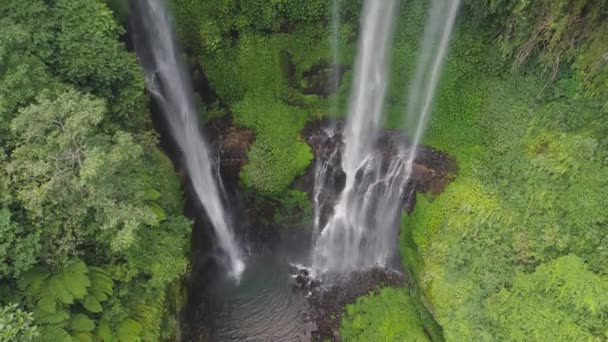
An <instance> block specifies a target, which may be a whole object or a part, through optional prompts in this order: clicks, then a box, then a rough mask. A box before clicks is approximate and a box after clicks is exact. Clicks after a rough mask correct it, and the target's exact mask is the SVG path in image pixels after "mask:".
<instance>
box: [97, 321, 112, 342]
mask: <svg viewBox="0 0 608 342" xmlns="http://www.w3.org/2000/svg"><path fill="white" fill-rule="evenodd" d="M95 337H96V340H100V341H102V342H110V341H113V340H114V336H113V334H112V328H110V325H109V324H108V323H107V322H101V324H99V326H98V327H97V331H96V332H95Z"/></svg>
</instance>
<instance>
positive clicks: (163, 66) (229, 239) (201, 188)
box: [134, 0, 245, 280]
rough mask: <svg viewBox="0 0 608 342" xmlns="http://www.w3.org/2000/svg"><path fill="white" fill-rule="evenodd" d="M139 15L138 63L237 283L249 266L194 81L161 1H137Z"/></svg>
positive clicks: (231, 274) (230, 272) (225, 261)
mask: <svg viewBox="0 0 608 342" xmlns="http://www.w3.org/2000/svg"><path fill="white" fill-rule="evenodd" d="M136 5H137V6H138V8H137V11H135V12H134V13H136V14H138V15H139V16H140V17H141V25H140V26H141V29H142V31H143V32H141V33H140V37H139V39H140V41H139V44H138V45H141V44H142V43H143V46H139V47H138V53H139V54H140V59H142V62H143V64H144V68H145V71H146V77H147V81H148V88H149V90H150V92H152V93H153V94H154V96H155V97H156V98H157V100H158V103H159V105H160V107H161V110H162V113H163V115H164V117H165V119H166V122H167V123H168V124H169V129H170V133H171V136H172V138H173V139H174V140H175V142H176V143H177V145H178V147H179V149H180V150H181V152H182V154H183V156H182V158H183V163H184V166H185V168H186V171H187V173H188V177H189V178H190V182H191V184H192V188H193V190H194V192H195V193H196V197H197V199H198V201H199V202H200V204H201V205H202V207H203V208H204V209H205V212H206V213H207V216H208V217H209V220H210V221H211V224H212V225H213V228H214V230H215V235H216V237H217V240H218V243H219V247H220V248H221V250H222V252H223V254H224V255H222V261H223V262H224V264H225V266H226V267H227V268H228V272H229V274H230V276H232V277H233V278H235V279H237V280H238V279H239V278H240V275H241V273H242V271H243V270H244V268H245V264H244V263H243V261H242V259H241V253H240V250H239V247H238V245H237V242H236V240H235V237H234V235H233V232H232V229H231V227H230V223H229V217H228V213H227V211H226V208H225V206H224V203H223V198H225V195H224V193H223V187H222V185H221V181H220V178H219V177H218V169H217V165H216V163H215V161H214V158H213V156H212V154H211V151H210V149H209V145H208V143H207V142H206V141H205V139H204V137H203V136H202V134H201V132H200V126H199V120H198V111H197V108H196V106H195V105H194V102H193V99H194V92H193V89H192V85H191V81H190V79H189V77H188V75H187V73H186V70H185V68H184V66H183V65H182V64H183V62H182V59H181V56H180V51H179V48H178V46H177V44H176V42H175V38H174V34H173V31H172V23H171V20H170V18H169V14H168V12H167V10H166V8H165V6H164V4H163V1H162V0H141V1H137V2H136Z"/></svg>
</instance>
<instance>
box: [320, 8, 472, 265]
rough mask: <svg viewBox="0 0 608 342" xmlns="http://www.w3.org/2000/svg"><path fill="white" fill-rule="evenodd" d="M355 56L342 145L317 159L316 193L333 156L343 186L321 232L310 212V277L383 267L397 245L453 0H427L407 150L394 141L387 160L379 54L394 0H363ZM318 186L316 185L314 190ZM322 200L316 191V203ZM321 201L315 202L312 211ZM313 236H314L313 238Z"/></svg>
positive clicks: (384, 48)
mask: <svg viewBox="0 0 608 342" xmlns="http://www.w3.org/2000/svg"><path fill="white" fill-rule="evenodd" d="M364 6H365V7H364V11H363V14H364V18H363V28H362V33H361V38H360V42H359V55H358V59H357V67H356V70H355V78H354V83H353V89H352V93H351V102H350V107H349V119H348V122H347V126H346V128H345V132H344V148H343V150H342V151H338V150H337V149H339V147H336V146H339V145H338V144H334V146H335V147H334V148H335V149H336V151H325V152H324V154H323V155H324V156H326V157H327V156H329V157H330V158H331V160H330V159H325V160H322V161H318V162H317V170H316V176H317V177H318V176H322V177H323V178H322V179H321V180H316V185H317V186H318V187H319V188H322V187H323V184H324V182H326V181H327V179H330V178H331V177H329V176H328V175H327V170H328V169H329V167H328V164H331V163H332V162H335V160H338V159H340V156H338V157H336V154H340V153H341V161H342V168H343V170H344V172H345V174H346V185H345V188H344V190H343V191H342V193H341V194H340V197H339V199H338V201H337V203H336V204H335V206H334V212H333V213H332V215H331V216H330V218H329V219H328V221H327V223H326V224H325V225H324V226H323V228H322V230H321V220H320V217H321V214H320V213H316V214H315V222H314V223H315V225H316V226H315V232H317V233H316V234H317V235H318V238H317V240H316V245H315V248H314V251H313V265H312V270H313V273H314V274H316V275H318V274H320V273H322V274H336V273H337V274H344V273H347V272H350V271H353V270H357V269H365V268H369V267H373V266H380V267H383V266H386V263H387V261H388V260H389V259H390V257H391V254H392V252H393V250H394V249H395V247H396V238H397V227H398V219H399V212H400V209H401V206H402V199H403V197H404V191H405V188H406V185H407V183H408V181H409V180H410V177H411V175H412V170H413V163H414V159H415V157H416V149H417V145H418V144H419V143H420V141H421V139H422V136H423V133H424V130H425V128H426V123H427V121H428V115H429V113H430V111H431V105H432V100H433V97H434V94H435V90H436V88H437V84H438V82H439V78H440V75H441V69H442V66H443V63H444V60H445V56H446V54H447V50H448V46H449V41H450V37H451V33H452V30H453V27H454V22H455V20H456V14H457V11H458V8H459V6H460V0H433V1H432V3H431V8H430V14H429V16H428V18H427V22H426V25H425V30H424V38H423V43H422V50H421V53H420V56H419V60H418V65H417V70H416V74H415V77H414V79H413V81H412V82H411V85H410V90H409V97H408V107H407V111H406V124H407V126H409V127H412V128H414V130H413V132H410V134H411V135H412V137H413V138H412V142H411V144H409V147H407V146H405V144H400V143H398V142H397V143H396V144H394V143H393V145H397V146H396V147H395V146H393V147H394V148H395V149H396V151H393V152H392V153H391V156H390V157H389V158H386V156H385V155H384V154H383V153H382V151H381V150H380V147H379V146H378V145H379V144H381V142H379V141H378V130H379V126H380V124H381V118H382V114H383V107H384V96H385V88H386V83H387V80H386V79H387V75H386V58H387V57H386V54H387V50H388V46H389V44H390V37H391V26H392V16H391V14H390V13H393V11H394V7H395V3H394V2H393V1H388V0H387V1H383V0H367V1H366V2H365V5H364ZM319 184H320V185H319ZM322 198H323V196H322V195H321V194H320V193H317V192H315V201H316V202H319V201H321V200H322ZM317 208H321V204H319V203H315V209H317ZM319 231H320V233H319Z"/></svg>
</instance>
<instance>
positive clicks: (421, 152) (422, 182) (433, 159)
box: [294, 120, 458, 226]
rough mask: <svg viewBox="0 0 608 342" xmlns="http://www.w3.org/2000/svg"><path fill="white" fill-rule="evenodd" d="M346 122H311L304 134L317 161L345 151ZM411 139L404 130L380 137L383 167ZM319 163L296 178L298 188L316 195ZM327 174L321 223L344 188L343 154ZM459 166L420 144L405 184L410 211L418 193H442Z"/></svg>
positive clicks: (378, 147) (404, 202) (405, 202)
mask: <svg viewBox="0 0 608 342" xmlns="http://www.w3.org/2000/svg"><path fill="white" fill-rule="evenodd" d="M343 130H344V123H343V122H341V121H337V122H336V121H334V122H331V121H329V120H317V121H312V122H309V123H308V124H307V126H306V128H305V129H304V132H303V135H304V137H305V139H306V141H307V142H308V143H309V144H310V146H311V147H312V150H313V152H314V154H315V161H317V160H328V158H330V155H331V153H334V151H336V150H338V151H341V150H343V139H342V135H343ZM410 145H411V140H410V139H409V138H408V137H407V136H406V135H405V134H404V133H403V132H401V131H397V130H385V131H382V132H381V133H380V135H379V136H378V137H377V140H376V146H375V148H376V150H377V151H378V152H379V153H380V154H381V155H382V158H383V161H382V164H383V167H388V165H389V164H390V161H391V160H392V159H393V158H396V157H397V153H398V152H399V151H400V149H402V148H403V147H409V146H410ZM314 164H315V163H313V164H312V165H311V167H310V168H309V169H308V170H307V172H306V174H305V175H304V176H302V177H301V178H300V179H298V180H296V182H295V184H294V186H295V188H297V189H299V190H301V191H305V192H307V193H309V194H310V195H311V198H312V196H314V194H313V193H314V180H315V165H314ZM328 168H329V169H328V171H327V174H329V175H332V177H330V179H329V180H328V182H327V184H324V186H323V191H322V193H321V198H320V203H321V205H320V209H321V215H320V216H321V219H320V220H321V226H323V225H324V222H327V219H328V218H329V216H330V215H331V213H332V211H333V207H334V205H335V203H336V201H337V200H338V196H339V195H340V192H341V191H342V190H343V189H344V181H345V174H344V172H343V171H342V170H341V161H340V156H339V155H338V157H336V158H335V160H334V161H333V163H331V165H329V166H328ZM457 171H458V167H457V166H456V162H455V161H454V159H452V158H451V157H449V156H447V155H446V154H443V153H441V152H439V151H437V150H435V149H433V148H430V147H426V146H420V147H419V148H418V151H417V154H416V157H415V159H414V165H413V170H412V174H411V178H410V181H409V182H408V183H407V184H406V185H405V187H406V188H405V191H404V192H403V193H404V198H402V206H403V208H404V209H405V210H406V211H407V212H408V213H409V212H411V211H412V210H413V209H414V206H415V200H416V196H415V194H416V193H432V194H434V195H438V194H440V193H441V192H442V191H443V190H444V189H445V187H446V186H447V185H448V184H449V183H450V182H451V181H452V180H453V178H454V177H455V175H456V173H457Z"/></svg>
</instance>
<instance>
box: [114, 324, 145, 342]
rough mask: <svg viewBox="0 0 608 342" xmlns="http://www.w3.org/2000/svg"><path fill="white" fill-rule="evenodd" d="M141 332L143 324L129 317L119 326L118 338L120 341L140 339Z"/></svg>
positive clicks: (127, 341)
mask: <svg viewBox="0 0 608 342" xmlns="http://www.w3.org/2000/svg"><path fill="white" fill-rule="evenodd" d="M140 333H141V324H139V323H138V322H137V321H135V320H132V319H130V318H127V319H126V320H124V321H123V322H122V323H120V326H119V327H118V340H119V341H120V342H131V341H138V340H139V334H140Z"/></svg>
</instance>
